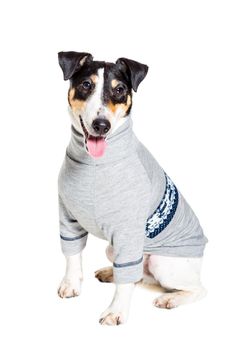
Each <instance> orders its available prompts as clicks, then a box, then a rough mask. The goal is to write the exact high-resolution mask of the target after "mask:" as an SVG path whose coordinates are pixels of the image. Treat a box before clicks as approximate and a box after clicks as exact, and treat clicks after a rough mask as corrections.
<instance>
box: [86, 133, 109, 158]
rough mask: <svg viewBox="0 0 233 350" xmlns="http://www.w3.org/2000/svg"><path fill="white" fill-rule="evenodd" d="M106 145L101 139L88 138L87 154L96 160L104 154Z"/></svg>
mask: <svg viewBox="0 0 233 350" xmlns="http://www.w3.org/2000/svg"><path fill="white" fill-rule="evenodd" d="M106 146H107V144H106V142H105V139H104V138H103V137H94V136H89V137H88V140H87V147H88V152H89V153H90V155H91V156H92V157H95V158H98V157H101V156H102V155H103V154H104V151H105V148H106Z"/></svg>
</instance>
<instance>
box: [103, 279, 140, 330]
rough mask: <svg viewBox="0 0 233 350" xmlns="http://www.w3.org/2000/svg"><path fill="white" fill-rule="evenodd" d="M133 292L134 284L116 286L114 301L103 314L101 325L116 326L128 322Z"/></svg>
mask: <svg viewBox="0 0 233 350" xmlns="http://www.w3.org/2000/svg"><path fill="white" fill-rule="evenodd" d="M133 290H134V283H126V284H116V290H115V295H114V298H113V301H112V303H111V304H110V305H109V307H108V308H107V309H106V310H105V311H104V312H103V313H102V314H101V316H100V320H99V322H100V324H102V325H109V326H115V325H120V324H122V323H125V322H126V320H127V318H128V313H129V307H130V302H131V297H132V293H133Z"/></svg>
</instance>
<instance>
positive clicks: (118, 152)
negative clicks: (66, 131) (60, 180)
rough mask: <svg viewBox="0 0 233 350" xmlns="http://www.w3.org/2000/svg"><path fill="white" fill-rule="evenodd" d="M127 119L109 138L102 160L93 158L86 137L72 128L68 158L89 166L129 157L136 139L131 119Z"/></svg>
mask: <svg viewBox="0 0 233 350" xmlns="http://www.w3.org/2000/svg"><path fill="white" fill-rule="evenodd" d="M126 118H127V119H126V121H125V122H124V124H122V125H121V126H119V128H118V129H116V130H115V131H114V132H113V133H112V134H111V135H109V137H107V139H106V142H107V147H106V150H105V152H104V155H103V156H102V157H100V158H93V157H92V156H90V155H89V153H87V151H86V149H85V145H84V142H85V140H84V136H83V135H82V134H81V133H79V132H78V131H77V130H76V129H75V128H74V127H73V126H71V140H70V143H69V145H68V147H67V151H66V152H67V156H68V157H69V158H71V159H72V160H74V161H76V162H79V163H83V164H88V165H98V164H106V163H111V162H115V161H118V160H120V159H122V158H126V157H128V156H129V155H131V154H132V153H133V152H134V144H135V140H136V137H135V135H134V132H133V129H132V126H133V122H132V119H131V117H130V116H128V117H126Z"/></svg>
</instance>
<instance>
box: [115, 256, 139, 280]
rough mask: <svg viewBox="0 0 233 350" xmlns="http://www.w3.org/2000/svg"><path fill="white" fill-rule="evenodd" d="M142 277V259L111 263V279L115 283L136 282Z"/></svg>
mask: <svg viewBox="0 0 233 350" xmlns="http://www.w3.org/2000/svg"><path fill="white" fill-rule="evenodd" d="M142 277H143V259H142V258H140V259H139V260H136V261H132V262H128V263H124V264H116V263H114V264H113V279H114V282H115V283H119V284H120V283H136V282H138V281H140V280H141V279H142Z"/></svg>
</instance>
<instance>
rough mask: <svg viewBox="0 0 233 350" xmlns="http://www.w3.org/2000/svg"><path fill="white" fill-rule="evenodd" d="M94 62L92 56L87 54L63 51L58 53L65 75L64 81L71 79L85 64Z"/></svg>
mask: <svg viewBox="0 0 233 350" xmlns="http://www.w3.org/2000/svg"><path fill="white" fill-rule="evenodd" d="M92 60H93V57H92V55H91V54H90V53H86V52H75V51H66V52H63V51H62V52H59V53H58V61H59V65H60V67H61V69H62V71H63V74H64V80H68V79H70V78H71V77H72V76H73V75H74V73H76V72H77V71H78V70H79V69H80V68H81V67H82V66H83V65H84V63H89V62H91V61H92Z"/></svg>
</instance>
